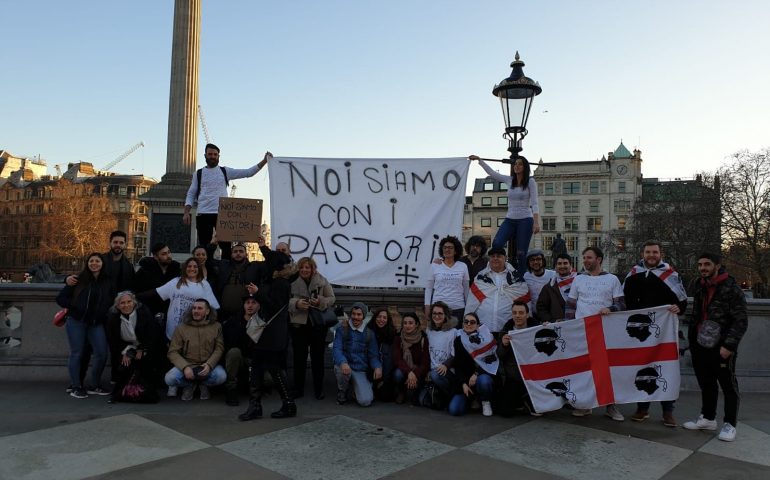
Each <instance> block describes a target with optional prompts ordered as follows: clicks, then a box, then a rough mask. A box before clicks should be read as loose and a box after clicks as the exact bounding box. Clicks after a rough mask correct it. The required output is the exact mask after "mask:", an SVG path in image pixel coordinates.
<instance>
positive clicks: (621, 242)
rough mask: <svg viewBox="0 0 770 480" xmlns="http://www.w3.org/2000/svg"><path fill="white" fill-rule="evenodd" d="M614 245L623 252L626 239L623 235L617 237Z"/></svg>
mask: <svg viewBox="0 0 770 480" xmlns="http://www.w3.org/2000/svg"><path fill="white" fill-rule="evenodd" d="M615 247H616V248H617V249H618V251H619V252H625V251H626V239H625V238H624V237H619V238H618V240H617V241H616V242H615Z"/></svg>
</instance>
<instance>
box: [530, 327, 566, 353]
mask: <svg viewBox="0 0 770 480" xmlns="http://www.w3.org/2000/svg"><path fill="white" fill-rule="evenodd" d="M560 332H561V327H553V328H544V329H542V330H539V331H538V332H537V333H535V350H537V351H538V352H540V353H545V354H546V355H548V356H549V357H550V356H551V355H553V352H555V351H556V350H557V349H558V348H559V347H557V345H560V346H561V351H562V352H563V351H564V349H565V348H567V342H565V341H564V339H563V338H561V334H560Z"/></svg>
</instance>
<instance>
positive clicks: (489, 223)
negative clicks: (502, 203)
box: [481, 217, 492, 227]
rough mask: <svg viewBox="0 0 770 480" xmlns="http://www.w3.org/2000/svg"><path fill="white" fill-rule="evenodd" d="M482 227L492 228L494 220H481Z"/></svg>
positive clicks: (485, 218)
mask: <svg viewBox="0 0 770 480" xmlns="http://www.w3.org/2000/svg"><path fill="white" fill-rule="evenodd" d="M481 226H482V227H491V226H492V219H491V218H489V217H484V218H482V219H481Z"/></svg>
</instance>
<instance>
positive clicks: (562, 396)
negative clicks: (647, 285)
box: [509, 306, 679, 412]
mask: <svg viewBox="0 0 770 480" xmlns="http://www.w3.org/2000/svg"><path fill="white" fill-rule="evenodd" d="M678 331H679V319H678V318H677V316H676V315H675V314H673V313H671V312H670V311H668V306H661V307H655V308H648V309H642V310H629V311H626V312H615V313H610V314H608V315H604V316H602V315H593V316H590V317H585V318H579V319H575V320H568V321H564V322H559V323H551V324H549V325H541V326H538V327H532V328H527V329H523V330H514V331H511V332H509V333H510V335H511V346H512V348H513V352H514V354H515V355H516V361H517V362H518V365H519V370H520V372H521V377H522V378H523V379H524V383H525V384H526V387H527V391H528V392H529V395H530V398H531V399H532V403H533V404H534V406H535V410H537V411H538V412H548V411H551V410H558V409H560V408H561V407H562V406H563V405H564V404H566V403H569V404H570V405H572V406H573V407H575V408H593V407H598V406H601V405H608V404H610V403H633V402H650V401H652V402H658V401H661V400H676V399H677V398H678V397H679V345H678V340H677V332H678Z"/></svg>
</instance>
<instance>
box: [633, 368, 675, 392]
mask: <svg viewBox="0 0 770 480" xmlns="http://www.w3.org/2000/svg"><path fill="white" fill-rule="evenodd" d="M634 385H636V389H637V390H641V391H643V392H647V395H652V394H653V393H655V391H656V390H658V385H660V386H662V387H663V391H664V392H665V391H666V389H667V388H668V382H667V381H666V379H665V378H663V377H662V376H661V367H660V365H653V366H652V367H645V368H643V369H641V370H639V371H638V372H636V378H635V379H634Z"/></svg>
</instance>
